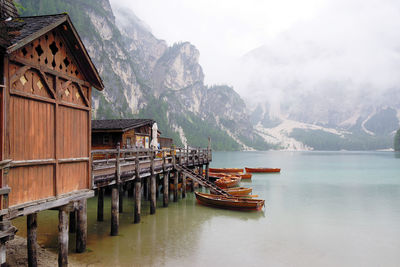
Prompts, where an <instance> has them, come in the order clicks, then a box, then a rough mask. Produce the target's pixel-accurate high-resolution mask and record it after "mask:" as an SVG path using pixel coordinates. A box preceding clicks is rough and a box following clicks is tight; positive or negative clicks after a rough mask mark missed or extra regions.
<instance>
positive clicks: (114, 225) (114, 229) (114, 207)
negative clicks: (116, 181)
mask: <svg viewBox="0 0 400 267" xmlns="http://www.w3.org/2000/svg"><path fill="white" fill-rule="evenodd" d="M111 190H112V191H111V235H112V236H116V235H118V227H119V208H118V204H119V196H118V195H119V190H118V185H114V186H113V187H112V189H111Z"/></svg>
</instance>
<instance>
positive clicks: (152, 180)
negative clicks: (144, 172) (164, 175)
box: [150, 175, 156, 214]
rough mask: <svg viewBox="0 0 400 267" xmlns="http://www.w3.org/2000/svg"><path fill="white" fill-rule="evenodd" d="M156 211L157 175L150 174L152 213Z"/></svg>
mask: <svg viewBox="0 0 400 267" xmlns="http://www.w3.org/2000/svg"><path fill="white" fill-rule="evenodd" d="M155 213H156V176H155V175H152V176H150V214H155Z"/></svg>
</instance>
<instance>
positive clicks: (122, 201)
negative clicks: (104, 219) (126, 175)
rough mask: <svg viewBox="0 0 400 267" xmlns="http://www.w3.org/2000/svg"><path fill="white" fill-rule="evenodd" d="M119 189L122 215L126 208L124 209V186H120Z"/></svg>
mask: <svg viewBox="0 0 400 267" xmlns="http://www.w3.org/2000/svg"><path fill="white" fill-rule="evenodd" d="M118 188H119V204H118V206H119V213H122V212H123V209H124V207H123V205H124V186H123V185H122V184H120V185H119V186H118Z"/></svg>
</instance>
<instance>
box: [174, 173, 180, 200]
mask: <svg viewBox="0 0 400 267" xmlns="http://www.w3.org/2000/svg"><path fill="white" fill-rule="evenodd" d="M178 174H179V172H175V173H174V202H178V176H179V175H178Z"/></svg>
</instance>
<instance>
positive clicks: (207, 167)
mask: <svg viewBox="0 0 400 267" xmlns="http://www.w3.org/2000/svg"><path fill="white" fill-rule="evenodd" d="M206 179H207V180H210V164H209V163H208V162H207V164H206Z"/></svg>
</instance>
